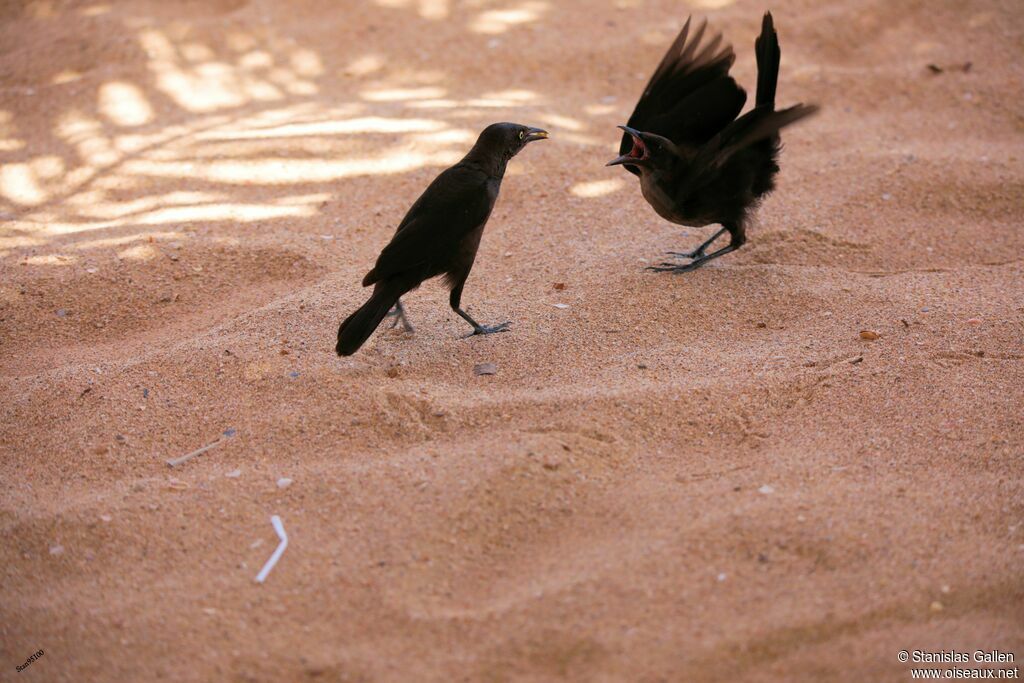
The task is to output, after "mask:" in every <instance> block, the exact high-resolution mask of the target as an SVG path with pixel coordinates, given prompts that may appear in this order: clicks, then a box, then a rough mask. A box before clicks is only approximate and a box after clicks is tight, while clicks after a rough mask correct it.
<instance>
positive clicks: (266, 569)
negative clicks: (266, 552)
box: [256, 515, 288, 583]
mask: <svg viewBox="0 0 1024 683" xmlns="http://www.w3.org/2000/svg"><path fill="white" fill-rule="evenodd" d="M270 523H271V524H273V525H274V531H276V532H277V537H278V538H280V539H281V542H280V543H278V544H277V550H275V551H274V554H273V555H271V556H270V559H269V560H267V563H266V564H265V565H263V569H261V570H260V573H259V574H257V575H256V583H263V582H264V581H265V580H266V578H267V574H269V573H270V570H271V569H273V568H274V565H275V564H277V561H278V560H280V559H281V555H283V554H284V549H285V548H287V547H288V534H286V533H285V532H284V524H282V523H281V518H280V517H278V516H277V515H274V516H273V517H271V518H270Z"/></svg>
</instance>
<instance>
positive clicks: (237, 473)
mask: <svg viewBox="0 0 1024 683" xmlns="http://www.w3.org/2000/svg"><path fill="white" fill-rule="evenodd" d="M224 476H225V477H227V478H228V479H238V478H239V477H240V476H242V470H231V471H230V472H225V473H224Z"/></svg>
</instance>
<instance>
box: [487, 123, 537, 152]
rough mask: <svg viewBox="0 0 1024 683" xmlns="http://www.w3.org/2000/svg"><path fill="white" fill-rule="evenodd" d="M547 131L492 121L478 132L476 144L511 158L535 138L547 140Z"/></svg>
mask: <svg viewBox="0 0 1024 683" xmlns="http://www.w3.org/2000/svg"><path fill="white" fill-rule="evenodd" d="M547 138H548V132H547V131H546V130H542V129H540V128H530V127H529V126H524V125H522V124H519V123H492V124H491V125H489V126H487V127H486V128H484V132H482V133H480V138H479V139H478V140H477V143H476V146H477V147H482V148H484V149H487V150H489V151H492V152H498V153H499V154H502V155H503V156H504V157H505V158H506V159H511V158H512V157H514V156H515V155H517V154H519V152H520V150H522V149H523V147H526V145H528V144H529V143H531V142H534V141H535V140H547Z"/></svg>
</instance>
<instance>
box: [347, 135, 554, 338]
mask: <svg viewBox="0 0 1024 683" xmlns="http://www.w3.org/2000/svg"><path fill="white" fill-rule="evenodd" d="M547 137H548V134H547V131H544V130H541V129H540V128H530V127H528V126H521V125H519V124H516V123H494V124H491V125H490V126H488V127H487V128H485V129H484V131H483V132H482V133H480V137H479V138H478V139H477V141H476V144H475V145H473V149H471V150H470V151H469V153H468V154H467V155H466V156H465V157H463V159H462V161H460V162H459V163H457V164H455V165H454V166H452V167H451V168H449V169H447V170H445V171H443V172H442V173H441V175H439V176H437V178H435V179H434V182H432V183H431V184H430V186H429V187H428V188H427V189H426V190H425V191H424V192H423V194H422V195H420V198H419V199H417V200H416V203H415V204H413V205H412V208H411V209H409V212H408V213H407V214H406V215H405V218H403V219H402V222H401V223H400V224H399V226H398V229H397V230H396V231H395V235H394V237H392V238H391V242H389V243H388V245H387V246H386V247H384V250H383V251H382V252H381V253H380V256H378V257H377V263H376V265H374V267H373V269H372V270H371V271H370V272H369V273H367V274H366V277H364V278H363V287H369V286H370V285H373V294H372V295H371V296H370V299H369V301H367V302H366V303H365V304H363V305H362V306H360V307H359V308H358V309H357V310H356V311H355V312H354V313H353V314H352V315H350V316H349V317H348V318H346V319H345V322H343V323H342V324H341V327H339V328H338V345H337V346H336V347H335V350H336V351H337V352H338V355H339V356H350V355H352V354H353V353H355V352H356V351H358V350H359V347H360V346H362V345H363V343H364V342H365V341H366V340H367V339H368V338H369V337H370V335H371V334H373V331H374V330H375V329H377V326H378V325H380V323H381V321H382V320H383V319H384V318H385V317H386V316H387V315H388V312H389V311H391V310H392V307H393V308H394V311H393V312H392V313H391V314H392V315H394V316H396V320H395V323H397V322H398V321H399V320H401V321H402V324H403V325H404V326H405V328H406V329H407V330H409V331H411V330H412V326H411V325H409V321H408V319H407V318H406V316H405V308H404V307H403V306H402V302H401V297H402V296H404V295H405V294H406V293H407V292H410V291H412V290H413V289H416V288H417V287H419V286H420V284H421V283H423V282H424V281H425V280H429V279H430V278H432V277H436V276H438V275H444V276H445V282H446V284H447V285H448V287H449V288H450V289H451V295H450V297H449V299H448V301H449V303H450V304H451V307H452V310H454V311H455V312H456V313H458V314H459V315H460V316H462V318H463V319H465V320H466V322H468V323H469V324H470V325H472V326H473V332H472V334H491V333H494V332H504V331H506V330H507V329H508V326H509V323H507V322H505V323H501V324H500V325H493V326H486V325H481V324H479V323H478V322H477V321H475V320H473V318H471V317H469V314H468V313H466V312H465V311H464V310H462V309H461V308H459V304H460V302H461V300H462V288H463V286H464V285H465V284H466V278H468V277H469V271H470V270H471V269H472V268H473V261H474V260H475V259H476V251H477V247H479V246H480V237H481V236H482V235H483V232H484V226H485V225H486V224H487V219H488V217H489V216H490V215H491V209H493V208H494V202H495V200H496V199H497V198H498V190H499V189H500V188H501V179H502V177H504V175H505V167H506V165H507V164H508V162H509V160H510V159H511V158H512V157H514V156H515V155H516V154H518V153H519V151H520V150H522V149H523V147H525V146H526V145H527V144H528V143H530V142H533V141H534V140H543V139H545V138H547ZM392 326H393V325H392ZM469 336H472V335H469Z"/></svg>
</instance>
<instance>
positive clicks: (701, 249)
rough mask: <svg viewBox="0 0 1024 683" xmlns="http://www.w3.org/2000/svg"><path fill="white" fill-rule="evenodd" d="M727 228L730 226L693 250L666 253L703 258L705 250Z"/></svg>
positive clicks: (680, 256) (682, 256) (725, 229)
mask: <svg viewBox="0 0 1024 683" xmlns="http://www.w3.org/2000/svg"><path fill="white" fill-rule="evenodd" d="M727 230H728V228H722V229H721V230H719V231H718V232H716V233H715V234H714V235H712V236H711V239H709V240H707V241H706V242H704V244H702V245H700V246H699V247H697V248H696V249H694V250H693V251H688V252H680V251H668V252H665V253H667V254H668V255H669V256H678V257H679V258H692V259H699V258H703V256H704V251H705V250H706V249H707V248H708V247H710V246H711V243H712V242H714V241H715V240H717V239H718V238H719V237H721V236H722V233H724V232H726V231H727Z"/></svg>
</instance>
